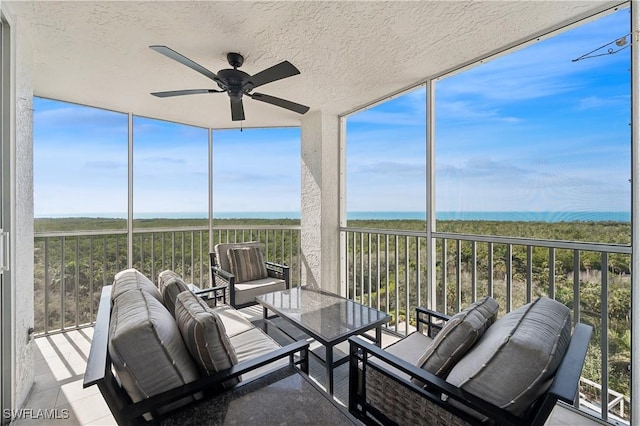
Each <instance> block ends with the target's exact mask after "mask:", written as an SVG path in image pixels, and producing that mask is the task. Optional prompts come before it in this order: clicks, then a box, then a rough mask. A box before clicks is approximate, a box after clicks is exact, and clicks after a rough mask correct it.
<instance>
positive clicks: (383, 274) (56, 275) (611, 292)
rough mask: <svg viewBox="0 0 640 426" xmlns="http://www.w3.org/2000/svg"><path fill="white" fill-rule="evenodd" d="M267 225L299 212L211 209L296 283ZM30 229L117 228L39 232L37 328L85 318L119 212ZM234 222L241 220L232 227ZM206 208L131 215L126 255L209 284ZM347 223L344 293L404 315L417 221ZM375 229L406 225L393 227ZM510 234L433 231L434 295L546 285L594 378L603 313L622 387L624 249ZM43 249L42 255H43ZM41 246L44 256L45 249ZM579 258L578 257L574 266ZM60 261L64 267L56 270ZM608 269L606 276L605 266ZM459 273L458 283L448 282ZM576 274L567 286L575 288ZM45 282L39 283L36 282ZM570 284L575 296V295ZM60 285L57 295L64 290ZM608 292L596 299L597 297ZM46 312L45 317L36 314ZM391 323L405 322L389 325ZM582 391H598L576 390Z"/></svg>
mask: <svg viewBox="0 0 640 426" xmlns="http://www.w3.org/2000/svg"><path fill="white" fill-rule="evenodd" d="M270 225H289V226H294V225H299V221H298V220H268V219H216V220H215V221H214V232H213V235H212V240H213V242H214V244H215V243H217V242H225V241H242V240H250V239H259V240H261V241H263V242H265V243H267V245H268V251H269V258H270V260H275V261H279V262H285V263H287V264H289V265H290V266H291V268H292V276H293V282H294V283H295V284H297V283H299V275H298V274H299V272H298V271H299V270H300V266H299V265H300V259H299V254H298V247H299V238H300V235H299V232H296V231H280V230H278V231H268V232H267V231H265V230H264V229H259V228H261V227H263V226H270ZM35 226H36V232H37V233H38V232H40V233H41V232H69V231H78V230H88V231H98V230H116V234H113V233H112V234H110V235H99V236H95V235H94V236H82V237H76V236H73V237H59V236H52V237H46V238H45V237H39V236H38V235H37V234H36V241H35V309H36V329H37V330H38V331H40V332H43V331H45V329H48V330H52V329H59V328H64V327H70V326H74V324H81V323H88V322H91V321H93V319H94V315H95V310H96V308H97V301H98V297H99V294H100V290H101V288H102V286H103V285H105V284H109V283H110V282H111V281H112V279H113V275H114V274H115V273H116V272H117V271H118V270H120V269H123V268H125V267H126V265H127V235H126V233H125V232H124V231H126V222H125V221H124V220H121V219H90V218H74V219H37V220H36V223H35ZM185 227H192V228H194V230H193V231H186V232H181V231H170V230H167V231H166V232H164V231H163V232H153V233H152V232H145V231H144V230H145V229H152V228H153V229H154V230H155V229H159V228H169V229H176V228H185ZM234 227H243V228H251V230H245V231H234V230H233V228H234ZM252 227H253V228H252ZM206 228H207V220H206V219H145V220H136V221H135V223H134V232H135V233H134V238H133V243H134V245H133V253H132V259H133V266H134V267H136V268H138V269H139V270H141V271H143V273H145V274H147V275H148V276H150V277H154V276H155V275H157V273H158V272H160V271H161V270H163V269H174V270H176V271H177V272H178V273H181V274H182V275H183V276H184V277H186V279H187V280H190V281H193V282H195V283H196V284H199V285H205V286H206V285H208V280H209V273H208V268H209V259H208V246H209V232H208V230H207V229H206ZM349 228H358V229H360V230H364V229H366V230H371V232H364V231H362V232H359V231H349V232H347V233H345V240H346V243H347V265H348V271H347V292H348V295H349V297H351V298H354V299H355V300H359V301H361V302H362V303H366V304H370V305H371V306H374V307H377V308H380V309H383V310H386V311H388V312H390V313H391V314H392V315H393V322H392V324H391V325H392V326H395V325H398V324H403V323H404V322H405V321H406V320H407V319H408V320H409V323H411V322H413V321H414V318H412V317H413V312H414V308H415V306H417V305H421V304H426V303H428V302H429V297H430V296H428V294H427V292H428V290H427V287H426V273H427V268H428V265H427V260H426V247H427V244H426V239H425V237H424V234H422V232H423V231H424V230H425V223H424V221H414V220H391V221H389V220H358V221H349ZM437 228H438V231H440V232H448V233H457V234H471V235H484V236H509V237H518V238H534V239H536V240H563V241H574V242H598V243H607V244H620V245H629V243H630V226H629V224H628V223H617V222H558V223H543V222H492V221H438V223H437ZM384 230H403V231H415V232H412V233H410V234H409V235H400V236H397V235H394V234H393V233H389V232H387V231H384ZM523 244H524V243H522V242H520V243H519V244H506V243H502V242H501V243H487V242H477V243H472V242H471V241H459V240H456V239H449V240H446V241H445V240H443V239H441V238H439V239H437V240H436V252H435V259H436V262H435V263H436V264H435V270H434V273H435V276H436V291H435V300H434V301H433V303H435V306H436V307H437V308H438V309H439V310H443V311H447V312H449V313H453V312H456V311H457V310H458V309H460V307H464V306H466V305H467V304H468V303H470V302H471V301H472V300H473V297H474V296H475V297H482V296H483V295H486V294H492V295H493V296H494V297H495V298H496V299H497V300H498V301H499V303H500V305H501V311H502V313H504V312H506V311H507V309H508V308H507V307H508V306H509V303H510V304H511V307H512V308H513V309H515V308H516V307H518V306H520V305H522V304H524V303H526V301H527V300H528V299H529V298H531V297H537V296H539V295H550V296H553V297H554V298H555V299H556V300H558V301H560V302H562V303H563V304H565V305H566V306H568V307H569V308H570V309H572V310H573V311H575V310H577V314H578V315H579V318H580V321H581V322H585V323H589V324H591V325H593V327H594V334H593V337H592V345H591V347H590V350H589V357H588V360H587V363H586V365H585V368H584V371H583V376H584V377H586V378H588V379H590V380H592V381H594V382H597V383H601V382H602V378H601V368H602V354H601V350H600V347H601V346H600V343H601V339H602V336H603V333H602V330H603V320H606V322H607V329H608V350H609V359H608V366H607V368H608V371H609V386H610V388H611V389H613V390H615V391H618V392H620V393H622V394H624V395H627V396H628V395H629V393H630V377H629V371H628V365H629V362H630V353H631V352H630V351H631V349H630V348H631V342H630V340H631V337H630V336H631V334H630V325H631V324H630V308H631V302H630V300H631V289H630V272H631V271H630V256H629V255H628V254H620V253H609V254H607V255H606V256H604V255H603V254H602V253H601V252H598V251H593V248H591V247H589V249H585V248H584V247H583V246H579V247H583V248H579V249H576V250H572V249H564V248H563V249H560V248H557V249H550V248H548V247H539V246H535V244H534V243H532V244H531V247H528V246H527V245H523ZM45 254H46V256H45ZM45 257H46V258H45ZM576 262H577V265H578V268H576V267H575V266H574V265H576ZM61 271H64V273H62V272H61ZM604 273H606V274H607V275H606V276H607V280H606V282H605V284H606V287H604V286H603V274H604ZM458 283H459V285H458ZM574 283H577V285H578V286H577V288H576V289H575V290H574V287H575V285H574ZM45 290H46V291H45ZM576 294H577V296H578V299H576V298H575V295H576ZM62 295H64V297H62ZM603 297H606V300H607V301H608V303H607V305H606V306H602V303H601V300H602V299H603ZM45 305H46V306H45ZM45 316H47V320H46V324H45ZM399 331H404V329H402V327H401V326H400V327H399ZM583 392H585V393H587V394H589V395H590V396H591V399H592V400H597V399H598V398H599V395H598V394H597V392H596V391H595V390H594V389H593V388H591V389H583Z"/></svg>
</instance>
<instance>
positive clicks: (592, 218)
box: [36, 211, 631, 222]
mask: <svg viewBox="0 0 640 426" xmlns="http://www.w3.org/2000/svg"><path fill="white" fill-rule="evenodd" d="M36 217H42V218H44V217H47V218H62V217H102V218H122V219H124V218H126V214H125V213H77V214H55V215H54V214H52V215H38V216H36ZM207 217H208V213H203V212H163V213H160V212H158V213H138V214H136V215H134V219H155V218H165V219H206V218H207ZM215 218H218V219H300V212H294V211H291V212H216V213H215V214H214V219H215ZM426 218H427V214H426V212H417V211H404V212H374V211H355V212H348V213H347V220H374V219H378V220H403V219H405V220H406V219H413V220H426ZM436 219H438V220H491V221H517V222H630V221H631V213H630V212H486V211H485V212H437V213H436Z"/></svg>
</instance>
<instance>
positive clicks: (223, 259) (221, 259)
mask: <svg viewBox="0 0 640 426" xmlns="http://www.w3.org/2000/svg"><path fill="white" fill-rule="evenodd" d="M236 247H258V248H259V249H260V250H262V252H263V253H264V244H262V243H261V242H260V241H247V242H245V243H219V244H216V245H215V247H214V251H215V252H216V259H217V261H218V266H219V267H220V268H222V269H223V270H225V271H227V272H231V264H230V263H229V255H228V254H227V252H228V251H229V249H232V248H236Z"/></svg>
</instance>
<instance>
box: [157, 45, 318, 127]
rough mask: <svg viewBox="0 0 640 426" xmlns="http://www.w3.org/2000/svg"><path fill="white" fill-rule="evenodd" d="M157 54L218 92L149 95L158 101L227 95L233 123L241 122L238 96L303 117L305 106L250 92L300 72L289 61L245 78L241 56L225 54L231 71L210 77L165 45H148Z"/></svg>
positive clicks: (189, 60) (198, 90)
mask: <svg viewBox="0 0 640 426" xmlns="http://www.w3.org/2000/svg"><path fill="white" fill-rule="evenodd" d="M149 47H150V48H151V49H153V50H155V51H156V52H158V53H161V54H163V55H165V56H166V57H168V58H171V59H173V60H175V61H178V62H180V63H181V64H183V65H186V66H188V67H189V68H191V69H193V70H195V71H197V72H199V73H200V74H202V75H204V76H205V77H208V78H210V79H211V80H213V81H214V82H216V83H217V84H218V87H219V88H220V90H217V89H190V90H172V91H168V92H154V93H151V94H152V95H153V96H157V97H159V98H167V97H171V96H182V95H195V94H200V93H222V92H227V94H228V95H229V98H230V99H231V119H232V120H233V121H241V120H244V106H243V105H242V97H243V95H246V96H248V97H250V98H251V99H254V100H256V101H260V102H266V103H268V104H271V105H275V106H279V107H281V108H286V109H288V110H291V111H294V112H297V113H298V114H304V113H306V112H307V111H309V107H308V106H305V105H301V104H297V103H295V102H291V101H288V100H286V99H281V98H276V97H275V96H270V95H265V94H264V93H251V91H252V90H253V89H255V88H256V87H259V86H262V85H264V84H267V83H271V82H273V81H277V80H281V79H283V78H287V77H291V76H294V75H297V74H300V71H298V69H297V68H296V67H295V66H293V64H291V63H290V62H289V61H284V62H280V63H279V64H277V65H274V66H272V67H270V68H267V69H266V70H263V71H260V72H259V73H257V74H255V75H249V74H247V73H246V72H244V71H240V70H239V69H238V68H240V67H241V66H242V64H243V63H244V57H243V56H242V55H241V54H239V53H228V54H227V61H229V65H231V66H232V67H233V69H224V70H220V71H218V74H217V75H216V74H214V73H212V72H211V71H209V70H208V69H206V68H205V67H203V66H202V65H199V64H197V63H195V62H194V61H192V60H191V59H189V58H187V57H185V56H183V55H181V54H179V53H178V52H176V51H175V50H172V49H170V48H168V47H167V46H149Z"/></svg>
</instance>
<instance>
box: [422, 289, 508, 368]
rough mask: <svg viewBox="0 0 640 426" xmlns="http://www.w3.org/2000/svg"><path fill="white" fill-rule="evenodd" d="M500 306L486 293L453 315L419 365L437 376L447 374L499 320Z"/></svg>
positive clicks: (428, 348)
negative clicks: (497, 319)
mask: <svg viewBox="0 0 640 426" xmlns="http://www.w3.org/2000/svg"><path fill="white" fill-rule="evenodd" d="M498 307H499V306H498V302H496V301H495V300H494V299H493V298H491V297H489V296H487V297H485V298H484V299H481V300H478V301H477V302H475V303H472V304H471V305H469V306H467V307H466V308H465V309H464V310H462V311H461V312H458V313H457V314H456V315H454V316H453V317H451V319H450V320H449V321H447V323H446V324H445V326H444V327H443V328H442V330H440V332H439V333H438V334H437V335H436V337H435V338H434V339H433V342H432V343H431V344H430V345H429V346H428V347H427V350H426V352H424V353H423V355H422V356H421V357H420V359H419V360H418V364H417V365H419V366H421V367H422V368H423V369H425V370H427V371H428V372H430V373H433V374H435V375H436V376H438V377H442V378H444V377H446V376H447V374H448V373H449V371H450V370H451V368H453V366H454V365H455V363H456V362H458V360H459V359H460V358H462V357H463V356H464V354H466V353H467V351H468V350H469V348H471V347H472V346H473V344H474V343H475V342H476V341H477V340H478V339H479V338H480V337H481V336H482V335H483V334H484V332H485V330H486V329H487V328H489V326H490V325H491V324H493V322H494V321H495V320H496V317H497V315H498Z"/></svg>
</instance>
